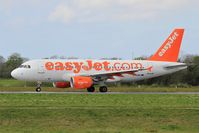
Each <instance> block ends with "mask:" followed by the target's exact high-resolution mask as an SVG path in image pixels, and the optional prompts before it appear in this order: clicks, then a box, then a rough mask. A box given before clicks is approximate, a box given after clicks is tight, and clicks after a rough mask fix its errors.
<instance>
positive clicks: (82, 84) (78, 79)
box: [70, 76, 93, 89]
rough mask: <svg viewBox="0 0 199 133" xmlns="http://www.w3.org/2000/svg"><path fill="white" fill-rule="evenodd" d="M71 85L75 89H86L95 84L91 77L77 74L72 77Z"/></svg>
mask: <svg viewBox="0 0 199 133" xmlns="http://www.w3.org/2000/svg"><path fill="white" fill-rule="evenodd" d="M70 85H71V87H72V88H75V89H86V88H90V87H91V86H92V85H93V80H92V78H91V77H83V76H75V77H72V78H71V81H70Z"/></svg>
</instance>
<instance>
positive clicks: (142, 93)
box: [0, 91, 199, 95]
mask: <svg viewBox="0 0 199 133" xmlns="http://www.w3.org/2000/svg"><path fill="white" fill-rule="evenodd" d="M0 94H78V95H79V94H91V95H92V94H99V95H109V94H110V95H112V94H114V95H118V94H123V95H129V94H131V95H137V94H141V95H146V94H151V95H154V94H157V95H185V94H187V95H199V92H106V93H101V92H93V93H91V92H33V91H12V92H11V91H1V92H0Z"/></svg>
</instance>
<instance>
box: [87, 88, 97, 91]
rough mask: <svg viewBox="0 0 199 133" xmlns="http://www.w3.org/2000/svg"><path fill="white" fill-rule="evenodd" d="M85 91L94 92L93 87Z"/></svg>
mask: <svg viewBox="0 0 199 133" xmlns="http://www.w3.org/2000/svg"><path fill="white" fill-rule="evenodd" d="M87 91H88V92H95V87H90V88H87Z"/></svg>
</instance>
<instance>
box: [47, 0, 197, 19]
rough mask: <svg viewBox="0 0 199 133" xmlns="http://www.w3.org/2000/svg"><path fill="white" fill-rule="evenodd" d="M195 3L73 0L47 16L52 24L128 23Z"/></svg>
mask: <svg viewBox="0 0 199 133" xmlns="http://www.w3.org/2000/svg"><path fill="white" fill-rule="evenodd" d="M193 3H194V0H175V1H174V0H161V1H160V0H72V1H70V2H63V1H62V3H60V4H59V5H58V6H56V7H55V9H54V10H53V11H52V12H51V13H50V15H49V17H48V18H49V20H50V21H52V20H53V21H54V22H65V23H68V22H69V21H77V22H89V21H91V22H92V21H115V20H120V21H129V20H145V19H154V18H158V17H159V16H161V13H162V12H165V11H168V12H170V13H171V11H173V12H174V13H175V11H177V10H183V9H184V8H185V7H187V6H189V5H192V4H193Z"/></svg>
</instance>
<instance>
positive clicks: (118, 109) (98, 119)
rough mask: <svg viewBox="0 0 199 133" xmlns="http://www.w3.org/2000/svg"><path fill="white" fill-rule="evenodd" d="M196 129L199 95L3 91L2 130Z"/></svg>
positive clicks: (145, 132)
mask: <svg viewBox="0 0 199 133" xmlns="http://www.w3.org/2000/svg"><path fill="white" fill-rule="evenodd" d="M71 132H75V133H95V132H97V133H198V132H199V95H122V94H121V95H120V94H118V95H111V94H109V95H97V94H92V95H90V94H76V95H75V94H74V95H66V94H0V133H71Z"/></svg>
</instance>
